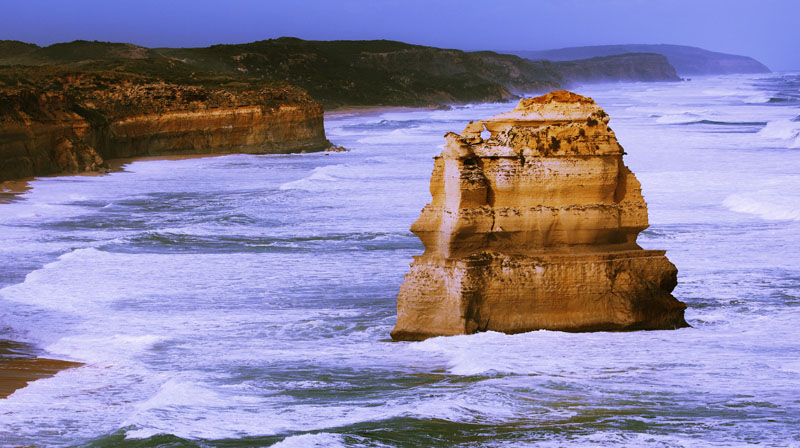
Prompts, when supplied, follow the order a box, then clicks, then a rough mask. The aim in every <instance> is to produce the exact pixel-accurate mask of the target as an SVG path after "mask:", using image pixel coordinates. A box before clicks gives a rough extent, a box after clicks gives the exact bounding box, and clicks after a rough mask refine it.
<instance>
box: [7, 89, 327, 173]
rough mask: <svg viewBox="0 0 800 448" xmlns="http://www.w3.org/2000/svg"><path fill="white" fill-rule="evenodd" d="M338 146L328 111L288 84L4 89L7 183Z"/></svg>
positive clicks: (318, 149)
mask: <svg viewBox="0 0 800 448" xmlns="http://www.w3.org/2000/svg"><path fill="white" fill-rule="evenodd" d="M330 146H331V144H330V142H328V140H327V139H326V138H325V130H324V127H323V110H322V106H321V105H320V104H319V103H318V102H316V101H314V100H313V99H312V98H311V97H310V96H308V94H307V93H306V92H305V91H303V90H302V89H299V88H296V87H293V86H288V85H284V86H275V87H263V88H260V89H253V90H236V89H231V88H207V87H201V86H191V85H176V84H171V83H165V82H159V81H151V80H141V79H136V78H129V77H123V78H114V77H109V76H107V75H97V74H72V75H68V76H61V77H58V78H56V79H52V80H50V84H49V85H47V86H35V87H25V86H23V87H11V88H6V89H3V90H2V91H0V181H3V180H9V179H15V178H22V177H29V176H38V175H44V174H58V173H78V172H82V171H96V170H98V169H102V168H103V167H104V166H105V160H104V159H111V158H121V157H138V156H159V155H180V154H213V153H255V154H272V153H287V152H301V151H320V150H324V149H326V148H328V147H330Z"/></svg>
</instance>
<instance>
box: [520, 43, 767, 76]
mask: <svg viewBox="0 0 800 448" xmlns="http://www.w3.org/2000/svg"><path fill="white" fill-rule="evenodd" d="M508 53H509V54H515V55H517V56H521V57H523V58H528V59H534V60H539V59H546V60H549V61H576V60H581V59H582V60H586V59H588V58H597V57H609V56H616V55H624V54H626V53H656V54H660V55H663V56H665V57H666V58H667V59H668V60H669V63H670V64H671V65H672V66H673V67H675V70H676V71H677V72H678V75H680V76H695V75H729V74H735V73H769V72H770V70H769V68H767V66H765V65H764V64H762V63H761V62H759V61H757V60H755V59H753V58H751V57H748V56H741V55H736V54H727V53H719V52H716V51H709V50H705V49H703V48H697V47H690V46H686V45H668V44H658V45H648V44H628V45H594V46H588V47H569V48H560V49H556V50H542V51H509V52H508Z"/></svg>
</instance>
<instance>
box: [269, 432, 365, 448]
mask: <svg viewBox="0 0 800 448" xmlns="http://www.w3.org/2000/svg"><path fill="white" fill-rule="evenodd" d="M370 445H371V444H370ZM344 446H353V445H352V444H350V443H345V440H344V437H342V435H340V434H331V433H327V432H320V433H316V434H301V435H299V436H291V437H287V438H285V439H283V440H281V441H280V442H278V443H276V444H275V445H272V447H273V448H314V447H321V448H327V447H331V448H336V447H344Z"/></svg>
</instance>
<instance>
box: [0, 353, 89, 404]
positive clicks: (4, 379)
mask: <svg viewBox="0 0 800 448" xmlns="http://www.w3.org/2000/svg"><path fill="white" fill-rule="evenodd" d="M38 352H39V350H37V349H36V348H35V347H34V346H31V345H29V344H26V343H20V342H15V341H12V340H9V339H0V400H2V399H4V398H8V396H9V395H11V394H13V393H14V392H16V391H18V390H20V389H22V388H24V387H26V386H27V385H28V384H30V383H31V382H33V381H36V380H39V379H43V378H50V377H52V376H54V375H56V374H57V373H58V372H61V371H62V370H67V369H72V368H75V367H80V366H82V365H84V364H83V363H80V362H73V361H64V360H61V359H53V358H46V357H39V356H37V354H38Z"/></svg>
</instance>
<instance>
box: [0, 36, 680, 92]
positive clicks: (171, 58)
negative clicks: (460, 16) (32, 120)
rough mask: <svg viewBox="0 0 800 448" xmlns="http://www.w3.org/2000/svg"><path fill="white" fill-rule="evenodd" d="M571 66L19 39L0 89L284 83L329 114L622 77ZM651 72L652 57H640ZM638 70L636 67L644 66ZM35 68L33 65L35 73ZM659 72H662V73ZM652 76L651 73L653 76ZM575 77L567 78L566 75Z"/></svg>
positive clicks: (410, 54)
mask: <svg viewBox="0 0 800 448" xmlns="http://www.w3.org/2000/svg"><path fill="white" fill-rule="evenodd" d="M639 61H640V59H637V57H634V58H633V60H631V58H628V59H627V60H626V62H625V64H622V65H620V67H621V69H620V70H621V71H623V72H625V74H622V75H620V76H619V78H618V79H620V80H631V79H633V80H653V79H650V78H652V77H653V76H655V78H657V79H660V80H675V79H676V77H675V76H674V71H673V72H672V75H670V74H669V69H668V68H669V67H670V66H669V64H668V63H667V62H666V61H663V64H662V65H663V67H662V66H659V67H656V69H654V70H649V71H647V70H645V71H647V72H648V73H649V75H648V76H650V78H648V79H639V78H637V76H639V75H638V74H637V73H638V72H637V71H636V70H633V71H631V70H629V69H628V68H626V67H629V66H631V65H632V66H637V64H638V62H639ZM575 64H576V63H575V62H571V63H570V64H569V65H568V66H567V65H564V64H561V63H552V62H549V61H531V60H527V59H524V58H521V57H518V56H513V55H506V54H499V53H494V52H490V51H482V52H465V51H461V50H452V49H441V48H435V47H425V46H421V45H411V44H406V43H402V42H394V41H386V40H376V41H305V40H301V39H295V38H288V37H285V38H280V39H271V40H264V41H258V42H252V43H248V44H237V45H212V46H210V47H205V48H145V47H140V46H136V45H133V44H126V43H108V42H89V41H75V42H69V43H61V44H54V45H50V46H48V47H38V46H36V45H33V44H26V43H23V42H17V41H2V42H0V66H5V68H0V82H1V83H3V84H2V85H0V88H1V87H4V86H6V87H7V86H10V85H12V86H13V85H14V84H15V83H23V84H24V83H26V82H29V80H28V79H27V78H28V77H31V78H35V77H36V76H38V73H39V72H37V71H36V70H40V71H41V70H45V71H46V70H47V67H50V68H51V69H54V70H55V69H58V70H62V71H64V72H81V73H101V74H126V76H131V77H136V76H140V77H146V78H149V79H161V80H164V81H165V82H170V83H175V84H180V85H200V86H205V87H214V88H231V89H236V88H239V89H252V88H253V87H254V86H256V87H257V86H262V85H268V84H270V83H272V82H276V81H279V82H286V83H290V84H293V85H296V86H299V87H301V88H303V89H305V90H306V91H308V92H309V93H310V94H311V96H312V97H314V98H315V99H317V100H319V101H321V102H322V103H323V104H324V105H325V106H326V107H328V108H330V107H337V106H346V105H352V106H355V105H363V106H372V105H393V106H425V105H434V104H447V103H466V102H484V101H502V100H507V99H510V98H513V97H514V96H515V94H522V93H531V92H541V91H546V90H551V89H555V88H559V87H564V86H566V85H568V84H569V83H570V82H573V81H580V82H587V81H589V82H591V81H592V80H593V76H594V73H595V72H598V73H600V72H602V74H601V76H600V77H599V78H598V80H603V81H608V80H609V76H611V77H612V79H611V80H613V77H614V76H617V74H616V73H617V72H619V70H616V71H615V70H614V69H609V67H608V66H609V64H610V65H612V66H613V65H614V64H615V62H614V61H613V60H612V61H605V62H604V64H605V65H604V66H603V68H602V70H599V71H598V68H597V67H598V66H597V63H596V61H594V62H592V61H589V62H587V63H586V64H582V63H580V62H578V63H577V64H578V66H579V67H577V68H576V66H575ZM641 64H644V65H652V64H653V61H652V60H647V61H645V60H644V59H641ZM641 64H640V65H641ZM34 67H38V68H34ZM665 67H666V68H665ZM654 73H655V75H653V74H654ZM573 74H578V75H576V78H575V79H573V78H572V77H571V76H573Z"/></svg>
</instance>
